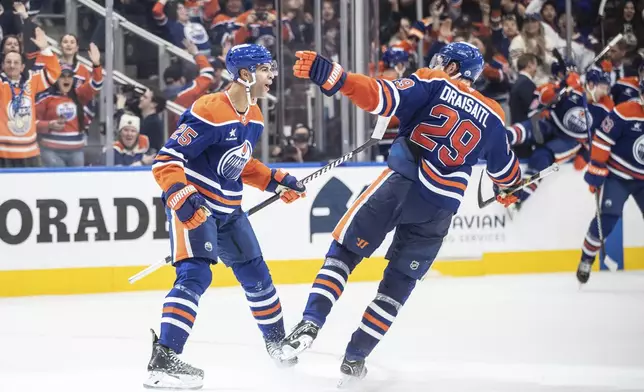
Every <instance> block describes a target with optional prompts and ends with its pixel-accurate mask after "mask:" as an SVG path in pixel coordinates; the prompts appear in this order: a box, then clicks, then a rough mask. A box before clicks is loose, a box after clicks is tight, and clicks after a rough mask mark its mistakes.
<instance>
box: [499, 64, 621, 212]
mask: <svg viewBox="0 0 644 392" xmlns="http://www.w3.org/2000/svg"><path fill="white" fill-rule="evenodd" d="M574 76H575V75H569V76H568V77H567V79H566V80H567V84H568V85H567V86H566V88H568V92H567V93H565V95H564V96H563V97H562V98H561V100H560V101H559V102H558V103H556V104H555V105H553V107H552V108H551V109H550V111H549V115H548V117H547V118H544V119H540V120H537V121H532V120H526V121H524V122H521V123H519V124H514V125H513V126H512V127H509V128H508V139H509V140H510V143H511V144H512V145H526V144H528V145H536V146H537V147H536V149H535V150H534V152H533V153H532V155H531V156H530V160H529V162H528V168H527V169H526V170H525V175H526V176H531V175H533V174H535V173H537V172H539V171H541V170H543V169H545V168H547V167H548V166H550V165H552V164H553V163H555V162H556V163H564V162H568V161H571V160H573V159H574V158H575V157H576V156H577V154H578V153H580V152H582V149H584V148H585V147H584V146H585V145H587V144H588V142H589V141H588V131H587V129H586V121H587V119H586V116H587V114H586V111H585V110H584V104H583V99H586V101H587V106H588V115H589V116H590V122H591V124H590V125H591V129H596V128H597V127H599V125H600V124H601V122H602V120H603V119H604V118H605V117H606V116H607V115H608V113H609V112H610V111H611V110H612V109H613V106H614V105H613V101H612V99H611V97H610V95H608V92H609V88H610V74H608V73H607V72H604V71H601V70H599V69H591V70H589V71H588V72H587V73H586V75H585V82H584V83H583V85H582V84H581V83H579V84H577V83H575V82H574V80H575V77H574ZM577 79H578V78H577ZM561 87H563V86H557V88H561ZM551 88H552V89H554V88H555V85H552V86H551ZM544 94H546V95H551V96H554V95H556V93H553V94H547V93H546V92H544ZM537 186H538V184H537V183H533V184H531V185H530V186H529V187H527V188H526V190H525V192H524V193H523V194H522V196H521V197H520V200H519V202H518V203H516V204H515V205H516V207H519V206H520V205H521V204H522V203H524V202H525V201H526V200H527V199H528V198H529V197H530V195H532V194H533V193H534V192H535V191H536V189H537Z"/></svg>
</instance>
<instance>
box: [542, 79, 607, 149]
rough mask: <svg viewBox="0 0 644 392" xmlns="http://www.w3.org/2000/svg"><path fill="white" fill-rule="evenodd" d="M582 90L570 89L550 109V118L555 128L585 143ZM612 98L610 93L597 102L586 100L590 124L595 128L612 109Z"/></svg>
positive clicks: (586, 130) (586, 135) (586, 134)
mask: <svg viewBox="0 0 644 392" xmlns="http://www.w3.org/2000/svg"><path fill="white" fill-rule="evenodd" d="M582 94H584V92H583V90H582V88H581V87H578V88H575V89H570V91H569V93H568V94H566V95H564V96H563V97H562V99H561V100H560V101H559V102H557V103H556V104H555V105H554V106H553V107H552V109H551V110H550V118H551V120H552V122H553V123H554V125H555V126H556V128H557V129H558V130H559V131H561V132H562V133H563V134H565V135H567V136H569V137H571V138H573V139H576V140H578V141H579V142H581V143H586V142H587V140H588V129H587V128H586V114H585V110H584V107H583V101H582V97H583V95H582ZM614 106H615V105H614V104H613V100H612V98H611V97H610V95H606V96H604V97H602V98H601V99H600V100H599V101H598V102H588V111H589V112H590V113H589V114H590V119H589V120H590V126H591V129H592V130H595V129H597V128H598V127H599V125H600V124H601V123H602V121H603V120H604V118H605V117H606V116H607V115H608V113H609V112H610V111H611V110H613V107H614Z"/></svg>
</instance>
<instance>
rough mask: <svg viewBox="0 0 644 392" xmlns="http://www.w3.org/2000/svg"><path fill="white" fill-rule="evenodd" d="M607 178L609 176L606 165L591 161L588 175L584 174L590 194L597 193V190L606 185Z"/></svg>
mask: <svg viewBox="0 0 644 392" xmlns="http://www.w3.org/2000/svg"><path fill="white" fill-rule="evenodd" d="M606 176H608V169H607V168H606V164H605V163H600V162H597V161H592V160H591V161H590V163H589V164H588V170H587V171H586V174H584V181H586V183H588V188H589V189H590V193H595V192H597V190H598V189H599V188H601V186H602V185H604V181H606Z"/></svg>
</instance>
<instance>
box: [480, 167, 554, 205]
mask: <svg viewBox="0 0 644 392" xmlns="http://www.w3.org/2000/svg"><path fill="white" fill-rule="evenodd" d="M556 171H559V165H558V164H556V163H553V164H552V165H550V166H548V167H547V168H545V169H543V170H541V171H540V172H539V173H535V174H533V175H531V176H530V177H528V178H525V179H523V180H522V181H521V182H520V183H518V184H517V185H514V186H511V187H509V188H507V189H504V190H503V191H502V192H501V193H498V194H495V195H494V196H493V197H491V198H489V199H487V200H483V194H482V188H481V185H482V183H483V174H484V173H485V169H483V171H482V172H481V178H480V179H479V189H478V204H479V208H484V207H487V206H489V205H490V204H492V203H494V202H495V201H496V197H497V196H498V195H500V194H503V195H506V196H507V195H511V194H513V193H516V192H518V191H520V190H521V189H523V188H525V187H527V186H528V185H530V184H532V183H534V182H537V181H539V180H540V179H542V178H544V177H545V176H547V175H549V174H552V173H554V172H556Z"/></svg>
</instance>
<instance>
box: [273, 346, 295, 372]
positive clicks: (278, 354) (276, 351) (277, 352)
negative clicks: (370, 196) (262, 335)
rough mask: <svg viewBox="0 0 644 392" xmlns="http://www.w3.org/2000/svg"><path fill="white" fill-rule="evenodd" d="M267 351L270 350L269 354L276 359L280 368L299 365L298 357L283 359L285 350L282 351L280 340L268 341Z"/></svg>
mask: <svg viewBox="0 0 644 392" xmlns="http://www.w3.org/2000/svg"><path fill="white" fill-rule="evenodd" d="M266 351H268V355H269V356H270V357H271V358H272V359H273V361H275V364H276V365H277V367H279V368H289V367H293V366H295V365H297V362H298V359H297V357H294V358H290V359H282V357H283V356H284V352H283V351H282V345H281V343H280V342H269V341H266Z"/></svg>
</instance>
